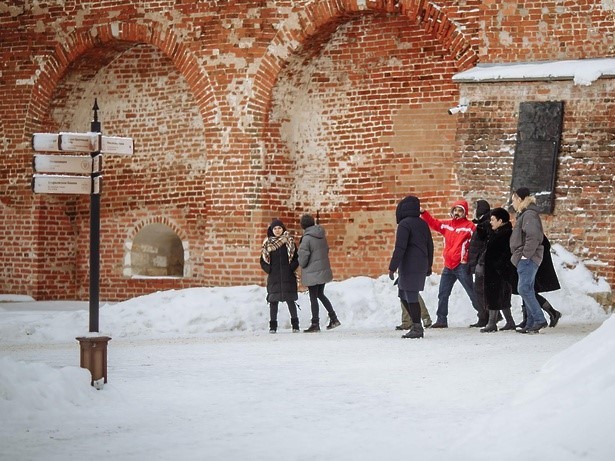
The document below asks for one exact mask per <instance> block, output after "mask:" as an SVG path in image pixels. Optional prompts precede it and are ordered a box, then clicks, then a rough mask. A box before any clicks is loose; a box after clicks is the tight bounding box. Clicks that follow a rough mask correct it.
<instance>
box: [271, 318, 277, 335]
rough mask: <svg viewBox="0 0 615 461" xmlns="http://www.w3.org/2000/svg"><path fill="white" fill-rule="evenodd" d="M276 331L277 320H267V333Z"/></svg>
mask: <svg viewBox="0 0 615 461" xmlns="http://www.w3.org/2000/svg"><path fill="white" fill-rule="evenodd" d="M276 331H278V322H277V321H275V320H272V321H270V322H269V333H275V332H276Z"/></svg>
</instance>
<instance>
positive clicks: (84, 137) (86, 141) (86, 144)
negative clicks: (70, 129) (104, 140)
mask: <svg viewBox="0 0 615 461" xmlns="http://www.w3.org/2000/svg"><path fill="white" fill-rule="evenodd" d="M99 137H100V134H99V133H60V150H62V151H68V152H97V151H98V150H100V140H99Z"/></svg>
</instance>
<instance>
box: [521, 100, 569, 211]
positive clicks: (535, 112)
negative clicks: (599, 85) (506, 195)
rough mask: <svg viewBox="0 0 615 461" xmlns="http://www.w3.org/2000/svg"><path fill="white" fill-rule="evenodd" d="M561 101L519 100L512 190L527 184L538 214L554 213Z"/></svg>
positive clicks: (562, 113) (560, 128)
mask: <svg viewBox="0 0 615 461" xmlns="http://www.w3.org/2000/svg"><path fill="white" fill-rule="evenodd" d="M563 115H564V103H563V101H545V102H522V103H521V104H520V105H519V126H518V128H517V146H516V147H515V158H514V162H513V174H512V185H511V188H512V190H513V191H514V190H516V189H517V188H519V187H527V188H529V190H530V193H531V194H532V195H534V196H535V197H536V204H537V205H538V207H539V208H540V212H541V213H551V212H553V206H554V205H555V172H556V167H557V156H558V154H559V147H560V139H561V134H562V120H563Z"/></svg>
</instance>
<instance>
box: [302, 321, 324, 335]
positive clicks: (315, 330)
mask: <svg viewBox="0 0 615 461" xmlns="http://www.w3.org/2000/svg"><path fill="white" fill-rule="evenodd" d="M319 331H320V325H318V324H317V323H312V324H311V325H310V328H308V329H307V330H303V332H304V333H318V332H319Z"/></svg>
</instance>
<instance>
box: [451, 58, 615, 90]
mask: <svg viewBox="0 0 615 461" xmlns="http://www.w3.org/2000/svg"><path fill="white" fill-rule="evenodd" d="M600 77H615V58H600V59H576V60H570V61H537V62H528V63H519V64H479V65H477V66H476V67H474V68H473V69H470V70H466V71H464V72H460V73H458V74H456V75H454V76H453V81H455V82H459V83H471V82H497V81H522V80H527V81H531V80H574V83H575V85H591V84H592V83H593V82H594V81H595V80H597V79H599V78H600Z"/></svg>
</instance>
